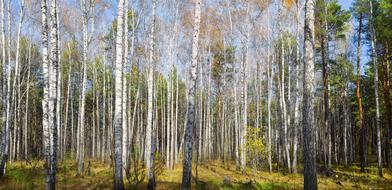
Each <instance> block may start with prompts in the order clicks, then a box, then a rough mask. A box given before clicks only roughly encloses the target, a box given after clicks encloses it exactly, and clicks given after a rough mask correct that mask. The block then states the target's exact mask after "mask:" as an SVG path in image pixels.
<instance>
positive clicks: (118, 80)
mask: <svg viewBox="0 0 392 190" xmlns="http://www.w3.org/2000/svg"><path fill="white" fill-rule="evenodd" d="M123 31H124V0H119V2H118V14H117V36H116V62H115V71H114V72H115V102H114V189H120V190H122V189H124V182H123V172H122V171H123V170H122V132H123V131H122V112H123V111H124V110H123V109H122V99H123V97H122V89H123V85H122V80H123V75H122V72H123V71H122V69H123V61H124V59H123V56H124V55H123V48H124V46H123V39H124V38H123V36H124V33H123ZM109 142H110V141H109Z"/></svg>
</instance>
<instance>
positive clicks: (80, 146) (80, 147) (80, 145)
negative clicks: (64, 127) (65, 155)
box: [77, 0, 88, 176]
mask: <svg viewBox="0 0 392 190" xmlns="http://www.w3.org/2000/svg"><path fill="white" fill-rule="evenodd" d="M81 9H82V14H83V18H82V19H83V21H82V29H83V61H82V86H81V88H82V89H81V93H80V99H79V106H80V107H79V115H78V133H77V139H78V140H77V162H78V171H77V175H79V176H83V175H84V136H85V134H84V122H85V121H84V120H85V119H84V117H85V101H86V90H87V89H86V88H87V51H88V43H87V40H88V39H87V38H88V36H87V35H88V34H87V33H88V31H87V30H88V12H87V2H86V0H82V1H81Z"/></svg>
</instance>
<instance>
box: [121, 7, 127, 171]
mask: <svg viewBox="0 0 392 190" xmlns="http://www.w3.org/2000/svg"><path fill="white" fill-rule="evenodd" d="M123 22H124V36H123V43H124V47H123V49H124V53H123V59H124V60H123V62H122V64H123V65H122V67H123V71H122V75H123V76H122V78H123V81H122V102H121V106H122V168H123V172H124V173H123V175H124V174H125V172H126V170H125V169H126V168H127V166H126V165H127V163H128V161H129V160H128V147H129V142H128V135H129V134H128V123H127V97H128V96H127V77H126V66H127V63H128V1H127V0H126V1H125V3H124V21H123Z"/></svg>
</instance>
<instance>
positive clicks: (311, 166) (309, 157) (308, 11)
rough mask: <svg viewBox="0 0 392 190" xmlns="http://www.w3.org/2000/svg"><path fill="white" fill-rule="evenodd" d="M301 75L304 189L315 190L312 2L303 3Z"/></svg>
mask: <svg viewBox="0 0 392 190" xmlns="http://www.w3.org/2000/svg"><path fill="white" fill-rule="evenodd" d="M304 35H305V36H304V43H305V46H304V73H303V112H302V116H303V120H302V126H303V150H302V151H303V162H304V189H317V174H316V163H315V162H316V161H315V152H314V143H313V140H314V139H313V135H314V120H313V119H314V93H315V89H314V0H306V1H305V28H304Z"/></svg>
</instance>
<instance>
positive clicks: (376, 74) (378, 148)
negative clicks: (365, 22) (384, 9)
mask: <svg viewBox="0 0 392 190" xmlns="http://www.w3.org/2000/svg"><path fill="white" fill-rule="evenodd" d="M369 5H370V21H369V23H370V35H371V46H372V61H373V67H374V97H375V99H376V130H377V161H378V162H377V163H378V175H379V176H380V177H382V161H381V159H382V158H381V131H380V108H379V104H380V103H379V97H378V64H377V53H376V44H377V40H376V36H375V28H374V24H373V23H374V20H373V3H372V0H369Z"/></svg>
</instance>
